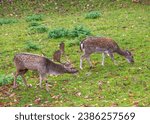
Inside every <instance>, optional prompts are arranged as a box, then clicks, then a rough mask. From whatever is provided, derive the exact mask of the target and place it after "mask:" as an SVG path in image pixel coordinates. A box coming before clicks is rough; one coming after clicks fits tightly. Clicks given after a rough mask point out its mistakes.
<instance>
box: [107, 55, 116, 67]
mask: <svg viewBox="0 0 150 124" xmlns="http://www.w3.org/2000/svg"><path fill="white" fill-rule="evenodd" d="M108 54H109V56H110V58H111V60H112V61H113V63H114V64H115V65H116V61H115V59H114V55H113V53H110V52H109V53H108Z"/></svg>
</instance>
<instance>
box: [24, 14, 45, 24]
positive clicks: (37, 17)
mask: <svg viewBox="0 0 150 124" xmlns="http://www.w3.org/2000/svg"><path fill="white" fill-rule="evenodd" d="M42 20H43V15H40V14H34V15H30V16H27V18H26V21H27V22H31V21H42Z"/></svg>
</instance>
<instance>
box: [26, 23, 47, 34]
mask: <svg viewBox="0 0 150 124" xmlns="http://www.w3.org/2000/svg"><path fill="white" fill-rule="evenodd" d="M29 30H30V31H31V32H35V33H45V32H47V31H48V28H47V27H46V26H45V25H39V26H32V27H31V28H30V29H29Z"/></svg>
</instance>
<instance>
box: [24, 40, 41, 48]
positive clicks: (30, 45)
mask: <svg viewBox="0 0 150 124" xmlns="http://www.w3.org/2000/svg"><path fill="white" fill-rule="evenodd" d="M25 49H26V50H39V49H40V47H39V46H38V45H37V44H35V43H33V42H32V41H27V42H26V45H25Z"/></svg>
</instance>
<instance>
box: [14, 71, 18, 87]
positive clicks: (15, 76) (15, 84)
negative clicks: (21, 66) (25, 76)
mask: <svg viewBox="0 0 150 124" xmlns="http://www.w3.org/2000/svg"><path fill="white" fill-rule="evenodd" d="M18 75H19V73H18V71H16V73H15V74H14V83H13V88H16V87H17V83H16V79H17V77H18Z"/></svg>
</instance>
